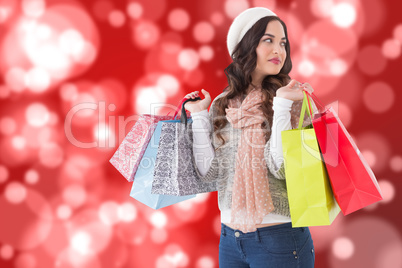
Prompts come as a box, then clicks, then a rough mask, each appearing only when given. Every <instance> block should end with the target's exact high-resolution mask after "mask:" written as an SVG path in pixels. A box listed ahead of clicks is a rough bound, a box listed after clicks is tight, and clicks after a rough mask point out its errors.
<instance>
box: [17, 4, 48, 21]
mask: <svg viewBox="0 0 402 268" xmlns="http://www.w3.org/2000/svg"><path fill="white" fill-rule="evenodd" d="M45 9H46V3H45V1H44V0H22V11H23V12H24V15H25V16H27V17H32V18H38V17H40V16H42V15H43V13H44V12H45Z"/></svg>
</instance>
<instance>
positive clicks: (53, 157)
mask: <svg viewBox="0 0 402 268" xmlns="http://www.w3.org/2000/svg"><path fill="white" fill-rule="evenodd" d="M63 159H64V152H63V149H62V148H61V147H60V145H58V144H57V143H52V142H50V143H46V144H44V145H42V146H41V148H40V150H39V160H40V163H41V164H42V165H43V166H45V167H48V168H55V167H57V166H59V165H60V164H61V163H62V162H63Z"/></svg>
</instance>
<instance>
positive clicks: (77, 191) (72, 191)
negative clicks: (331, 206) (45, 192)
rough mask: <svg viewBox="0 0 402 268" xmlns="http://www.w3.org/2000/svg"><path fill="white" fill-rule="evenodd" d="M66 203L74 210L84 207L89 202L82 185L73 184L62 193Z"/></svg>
mask: <svg viewBox="0 0 402 268" xmlns="http://www.w3.org/2000/svg"><path fill="white" fill-rule="evenodd" d="M62 196H63V200H64V202H65V203H66V204H67V205H69V206H71V207H74V208H77V207H79V206H82V205H83V204H84V203H85V201H86V200H87V192H86V190H85V189H84V187H83V186H82V185H81V184H71V185H68V186H67V187H65V188H64V190H63V192H62Z"/></svg>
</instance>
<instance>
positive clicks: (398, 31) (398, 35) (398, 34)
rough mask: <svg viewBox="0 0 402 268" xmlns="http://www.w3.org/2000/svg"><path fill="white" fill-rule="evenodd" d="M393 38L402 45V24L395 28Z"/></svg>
mask: <svg viewBox="0 0 402 268" xmlns="http://www.w3.org/2000/svg"><path fill="white" fill-rule="evenodd" d="M393 37H394V39H395V40H398V42H399V44H402V24H398V25H396V26H395V28H394V31H393Z"/></svg>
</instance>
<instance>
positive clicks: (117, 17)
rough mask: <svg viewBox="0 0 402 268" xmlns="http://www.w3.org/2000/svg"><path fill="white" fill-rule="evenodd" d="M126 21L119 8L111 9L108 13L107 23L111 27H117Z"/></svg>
mask: <svg viewBox="0 0 402 268" xmlns="http://www.w3.org/2000/svg"><path fill="white" fill-rule="evenodd" d="M125 22H126V17H125V16H124V13H123V12H121V11H120V10H113V11H112V12H110V14H109V23H110V25H112V26H113V27H116V28H119V27H121V26H123V25H124V23H125Z"/></svg>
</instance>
